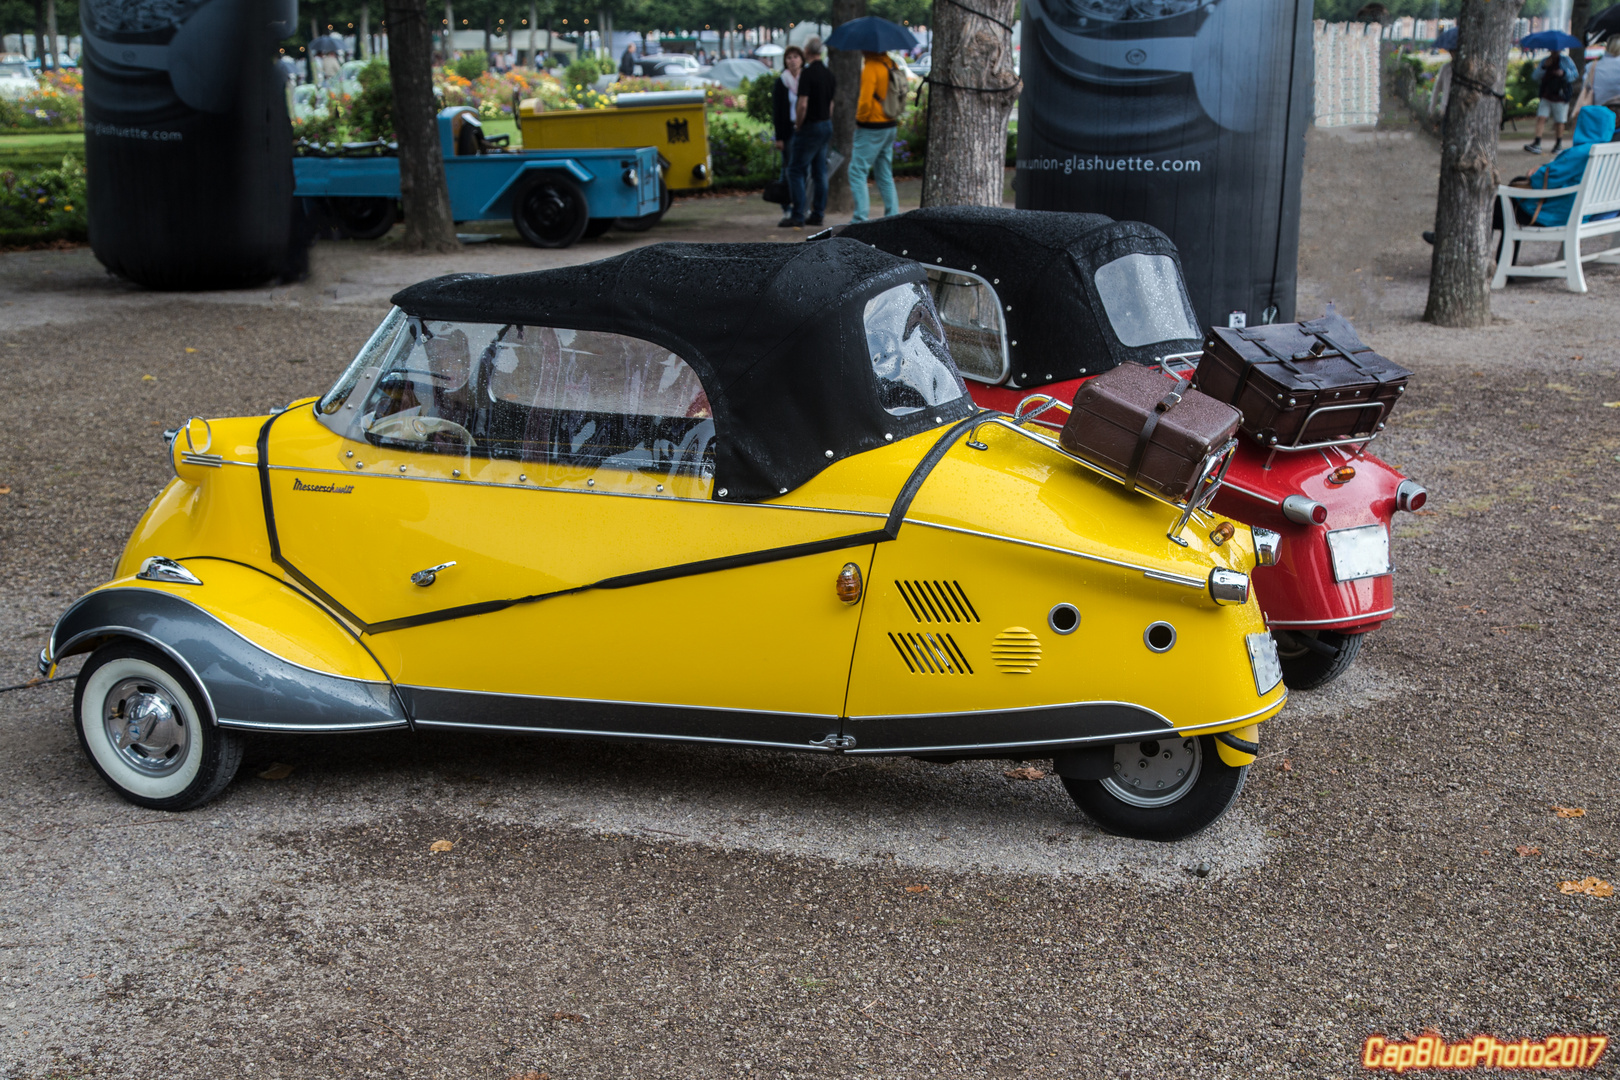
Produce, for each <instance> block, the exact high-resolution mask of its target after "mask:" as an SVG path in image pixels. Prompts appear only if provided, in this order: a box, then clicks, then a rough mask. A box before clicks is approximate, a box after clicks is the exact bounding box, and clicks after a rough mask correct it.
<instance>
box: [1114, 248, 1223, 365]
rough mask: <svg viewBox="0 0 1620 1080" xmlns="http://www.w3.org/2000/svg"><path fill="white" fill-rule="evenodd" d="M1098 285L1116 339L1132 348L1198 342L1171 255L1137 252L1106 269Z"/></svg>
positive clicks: (1194, 319) (1193, 317) (1184, 288)
mask: <svg viewBox="0 0 1620 1080" xmlns="http://www.w3.org/2000/svg"><path fill="white" fill-rule="evenodd" d="M1093 280H1094V281H1095V283H1096V285H1097V295H1098V296H1100V297H1101V298H1102V302H1103V309H1104V310H1105V311H1107V312H1108V322H1109V325H1110V326H1112V327H1113V328H1114V335H1115V336H1116V337H1118V338H1119V340H1120V342H1121V343H1122V344H1124V345H1126V346H1127V347H1129V348H1133V349H1134V348H1138V347H1140V346H1143V345H1155V344H1158V343H1159V342H1161V341H1185V340H1186V339H1188V338H1196V337H1198V318H1197V316H1196V315H1194V314H1193V309H1192V301H1190V300H1188V299H1187V286H1186V285H1185V284H1184V283H1183V282H1182V280H1181V273H1180V272H1179V271H1178V270H1177V269H1176V261H1175V260H1174V259H1172V258H1171V257H1170V256H1168V255H1147V254H1144V253H1142V252H1139V251H1135V252H1132V253H1131V254H1129V255H1124V256H1121V257H1120V258H1118V259H1115V260H1114V261H1113V262H1111V263H1108V264H1106V265H1104V266H1103V267H1101V268H1100V269H1099V270H1098V271H1097V274H1096V277H1095V278H1094V279H1093Z"/></svg>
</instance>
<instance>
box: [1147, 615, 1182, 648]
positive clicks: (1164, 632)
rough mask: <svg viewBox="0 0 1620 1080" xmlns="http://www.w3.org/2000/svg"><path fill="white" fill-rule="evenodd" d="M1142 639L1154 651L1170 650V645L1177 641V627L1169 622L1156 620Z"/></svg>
mask: <svg viewBox="0 0 1620 1080" xmlns="http://www.w3.org/2000/svg"><path fill="white" fill-rule="evenodd" d="M1142 640H1143V641H1145V642H1146V643H1147V647H1148V648H1149V649H1152V650H1153V651H1154V652H1169V651H1170V647H1171V646H1172V645H1174V644H1175V643H1176V628H1175V627H1173V626H1171V625H1170V624H1169V623H1167V622H1156V623H1154V624H1153V625H1152V626H1150V627H1148V628H1147V632H1146V633H1144V634H1143V635H1142Z"/></svg>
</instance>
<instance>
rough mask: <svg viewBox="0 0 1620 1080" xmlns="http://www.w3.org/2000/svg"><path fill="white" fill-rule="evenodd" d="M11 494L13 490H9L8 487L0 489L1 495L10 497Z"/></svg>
mask: <svg viewBox="0 0 1620 1080" xmlns="http://www.w3.org/2000/svg"><path fill="white" fill-rule="evenodd" d="M10 494H11V489H10V488H8V487H0V495H10Z"/></svg>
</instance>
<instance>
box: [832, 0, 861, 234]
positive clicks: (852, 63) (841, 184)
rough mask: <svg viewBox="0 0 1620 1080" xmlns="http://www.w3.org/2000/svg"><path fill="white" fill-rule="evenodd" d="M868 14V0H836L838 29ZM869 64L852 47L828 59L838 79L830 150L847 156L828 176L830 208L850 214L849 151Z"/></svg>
mask: <svg viewBox="0 0 1620 1080" xmlns="http://www.w3.org/2000/svg"><path fill="white" fill-rule="evenodd" d="M865 14H866V0H833V5H832V21H833V28H834V29H837V28H838V27H839V26H842V25H843V24H844V23H847V22H849V21H850V20H851V19H859V18H861V17H862V16H864V15H865ZM865 64H866V58H865V57H864V56H862V55H861V54H860V53H859V52H855V51H851V50H849V49H835V50H831V55H830V56H829V58H828V60H827V66H828V67H829V68H831V69H832V73H833V78H834V79H836V80H837V81H838V85H837V86H836V87H835V88H834V93H833V114H832V122H833V135H832V145H831V146H830V147H829V148H828V152H829V153H832V152H833V151H836V152H837V153H839V154H841V155H842V156H843V158H844V160H843V163H842V164H841V165H839V166H838V168H836V169H834V170H833V171H832V173H831V175H829V176H828V177H827V209H828V210H830V211H832V212H833V213H837V214H847V213H848V212H849V211H850V210H852V209H854V207H855V199H854V196H853V195H852V194H851V193H850V190H849V155H850V151H851V150H852V149H853V148H854V146H855V106H856V105H857V104H859V101H858V99H859V98H860V96H861V68H862V67H863V66H865Z"/></svg>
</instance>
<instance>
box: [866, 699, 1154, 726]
mask: <svg viewBox="0 0 1620 1080" xmlns="http://www.w3.org/2000/svg"><path fill="white" fill-rule="evenodd" d="M1087 705H1119V706H1122V707H1124V708H1127V709H1136V710H1138V711H1140V712H1144V713H1148V714H1149V715H1151V716H1157V717H1158V718H1159V719H1160V720H1162V721H1164V726H1165V727H1168V728H1173V727H1175V725H1174V724H1172V723H1171V722H1170V718H1169V717H1168V716H1165V715H1164V714H1163V713H1160V712H1156V711H1154V710H1153V709H1150V708H1148V707H1147V706H1146V705H1138V704H1137V703H1136V702H1134V701H1059V702H1055V703H1054V704H1051V705H1019V706H1016V707H1013V708H1008V709H967V710H965V711H963V712H925V713H872V714H870V715H866V716H851V717H849V719H850V720H851V721H852V722H865V721H868V720H954V719H957V718H958V717H964V716H1002V715H1008V714H1015V713H1028V712H1044V711H1047V710H1051V709H1075V708H1083V707H1085V706H1087ZM1155 730H1156V731H1160V732H1163V730H1164V728H1156V729H1155Z"/></svg>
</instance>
